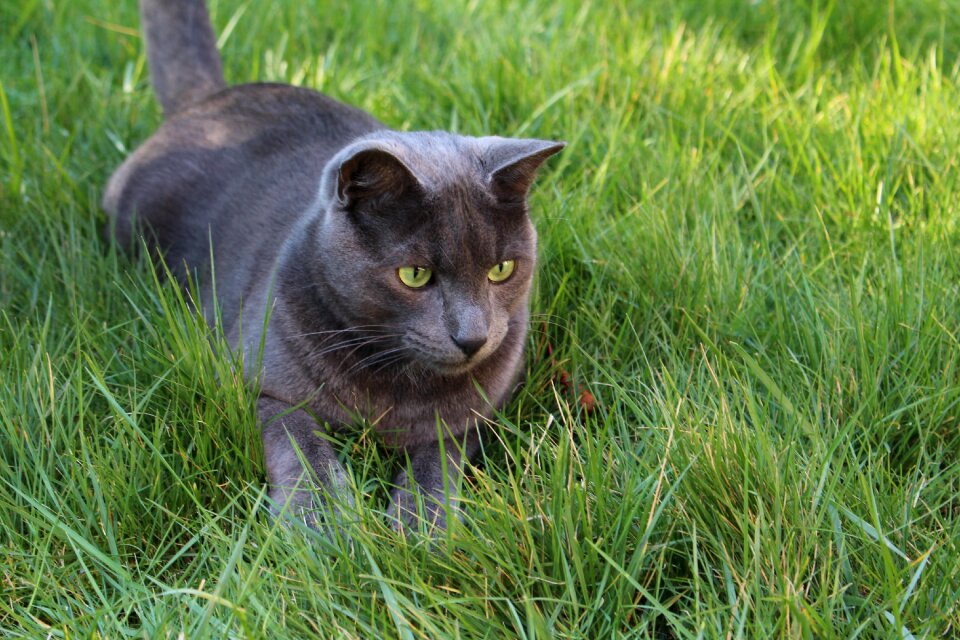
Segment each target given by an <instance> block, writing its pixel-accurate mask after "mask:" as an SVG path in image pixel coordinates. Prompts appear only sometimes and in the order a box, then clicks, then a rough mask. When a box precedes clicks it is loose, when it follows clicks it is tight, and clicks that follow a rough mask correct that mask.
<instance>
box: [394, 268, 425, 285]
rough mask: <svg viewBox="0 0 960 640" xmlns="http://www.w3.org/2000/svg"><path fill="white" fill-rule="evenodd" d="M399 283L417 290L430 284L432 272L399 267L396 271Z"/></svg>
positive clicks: (423, 269)
mask: <svg viewBox="0 0 960 640" xmlns="http://www.w3.org/2000/svg"><path fill="white" fill-rule="evenodd" d="M397 275H398V276H399V277H400V282H402V283H403V284H405V285H407V286H408V287H410V288H412V289H419V288H420V287H422V286H423V285H425V284H427V283H428V282H430V276H432V275H433V271H431V270H430V269H428V268H426V267H400V268H399V269H397Z"/></svg>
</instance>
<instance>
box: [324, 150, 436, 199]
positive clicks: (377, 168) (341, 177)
mask: <svg viewBox="0 0 960 640" xmlns="http://www.w3.org/2000/svg"><path fill="white" fill-rule="evenodd" d="M419 188H420V183H419V182H418V181H417V178H416V177H415V176H414V175H413V172H412V171H410V169H409V168H408V167H407V165H405V164H404V163H403V161H401V160H400V159H399V158H398V157H396V156H395V155H393V154H392V153H390V152H388V151H385V150H383V149H378V148H368V149H362V150H360V151H357V152H356V153H354V154H353V155H351V156H350V157H348V158H347V159H346V160H344V161H343V162H341V163H340V167H339V169H338V170H337V198H338V199H339V200H340V202H341V204H343V205H344V207H345V208H347V209H353V208H355V207H357V206H358V205H361V204H363V203H365V202H372V201H375V200H379V199H380V198H383V197H394V198H399V197H401V196H402V195H404V194H405V193H407V192H409V191H412V190H415V189H419Z"/></svg>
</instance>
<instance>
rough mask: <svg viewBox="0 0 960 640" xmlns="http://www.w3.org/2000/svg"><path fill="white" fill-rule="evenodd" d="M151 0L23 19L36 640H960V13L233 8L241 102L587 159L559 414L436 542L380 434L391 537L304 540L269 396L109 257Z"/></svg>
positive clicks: (17, 343)
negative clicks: (315, 99)
mask: <svg viewBox="0 0 960 640" xmlns="http://www.w3.org/2000/svg"><path fill="white" fill-rule="evenodd" d="M133 4H134V3H132V2H125V3H118V2H112V3H111V2H102V1H99V2H98V1H96V0H71V1H70V2H66V1H58V0H54V1H41V0H26V1H24V2H19V3H15V2H12V1H7V2H4V3H2V4H0V38H2V45H0V167H2V170H0V444H2V446H0V566H2V576H0V584H2V586H0V631H2V632H3V634H2V635H4V636H9V637H30V638H40V637H51V638H57V637H63V638H77V637H103V638H120V637H143V638H163V637H169V638H175V637H178V636H179V637H185V638H191V639H192V638H223V637H251V638H256V637H267V638H302V637H309V636H310V635H312V634H316V635H318V636H319V637H353V638H381V637H385V638H386V637H399V638H420V637H424V638H441V637H461V638H474V637H488V638H514V637H519V638H533V637H537V638H549V637H580V638H609V637H619V636H631V637H640V638H644V637H649V638H662V639H668V638H735V637H742V638H766V637H790V638H794V637H797V638H853V637H860V638H895V637H904V638H906V637H916V638H921V637H929V638H940V637H954V636H956V634H958V633H960V609H958V607H957V600H958V599H960V497H958V494H960V455H958V454H960V343H958V340H960V285H958V283H960V166H958V164H960V12H958V11H957V10H956V5H955V3H954V2H952V1H949V2H948V1H947V0H903V1H897V2H894V1H893V0H891V1H890V2H876V1H873V0H855V1H851V2H836V3H830V2H815V1H809V0H808V1H799V0H797V1H793V2H788V1H786V0H784V1H782V2H774V1H768V0H762V1H760V2H748V1H747V0H711V1H710V2H697V1H695V0H681V1H676V0H671V1H669V2H668V1H667V0H652V1H650V2H632V1H626V0H623V1H621V2H592V3H586V4H584V3H581V2H568V1H565V0H564V1H560V0H553V1H549V2H548V1H546V0H536V1H534V2H530V3H505V2H485V3H481V2H471V3H452V2H444V1H442V0H421V1H418V2H416V3H393V2H387V1H386V0H380V1H377V2H366V1H365V2H354V3H340V2H332V1H327V0H323V1H319V0H317V1H314V2H284V3H279V4H278V3H272V2H266V1H262V2H243V3H241V2H238V1H235V0H217V1H215V2H214V3H213V15H214V22H215V24H216V27H217V29H218V31H219V32H220V33H222V34H223V35H222V36H221V44H222V50H223V53H224V56H225V61H226V62H225V65H226V72H227V76H228V79H229V80H231V81H234V82H241V81H249V80H276V81H287V82H294V83H298V84H304V85H308V86H312V87H315V88H318V89H320V90H323V91H325V92H327V93H329V94H331V95H333V96H335V97H338V98H340V99H343V100H345V101H348V102H351V103H353V104H357V105H359V106H361V107H363V108H366V109H368V110H370V111H371V112H373V113H375V114H376V115H378V116H379V117H381V118H382V119H383V120H384V121H386V122H387V123H389V124H390V125H392V126H395V127H398V128H402V129H419V128H429V129H440V128H444V129H453V130H456V131H460V132H463V133H467V134H487V133H499V134H504V135H511V134H512V135H531V136H542V137H555V138H562V139H565V140H567V141H568V142H569V147H568V148H567V150H566V151H565V152H564V153H563V154H561V156H559V157H558V158H557V159H555V160H554V161H551V162H552V164H551V166H550V168H549V169H548V170H547V171H546V172H545V173H544V174H543V176H542V179H541V180H540V182H539V186H538V188H537V190H536V194H535V196H534V199H533V205H534V208H535V217H536V221H537V224H538V226H539V229H540V232H541V233H540V236H541V257H542V263H541V269H540V274H539V279H538V284H537V287H536V291H535V294H534V302H533V305H534V311H535V313H536V314H538V315H536V317H535V318H534V322H533V330H532V332H531V336H530V340H529V349H528V359H527V374H528V379H527V384H526V387H525V388H524V389H523V391H522V392H521V393H520V394H519V395H518V396H517V398H516V399H515V400H514V401H513V402H512V403H511V404H510V405H509V406H508V407H507V408H506V410H505V411H504V413H503V415H502V416H499V417H498V419H497V421H496V423H497V428H496V433H497V436H496V437H495V438H492V439H491V440H490V441H489V442H488V443H487V444H486V446H485V451H484V455H483V456H482V457H481V458H480V459H479V460H477V461H476V464H475V465H474V466H473V467H472V468H471V469H470V471H469V474H468V478H467V482H466V484H467V486H466V487H465V496H466V498H467V501H468V506H467V520H466V522H465V523H464V526H462V527H458V528H456V529H455V530H454V531H452V532H451V534H450V535H449V536H447V537H446V538H445V539H442V540H441V541H439V542H438V543H437V544H436V545H435V546H434V547H433V548H430V547H429V545H428V544H427V543H426V542H424V541H422V540H413V539H411V540H402V539H400V538H398V536H396V535H394V534H393V533H392V532H391V531H390V530H389V528H388V527H387V526H386V524H385V521H384V518H383V510H384V509H385V507H386V496H387V488H386V484H385V482H386V481H387V480H388V479H389V477H390V475H391V473H390V472H391V470H392V469H394V468H396V465H397V464H399V461H398V458H397V456H396V455H395V454H393V453H392V452H390V451H388V450H386V449H384V448H383V447H381V446H379V445H378V444H377V443H376V441H375V438H374V437H373V435H372V433H371V432H370V431H369V430H366V431H365V430H363V429H362V428H361V429H358V430H357V431H356V432H355V433H351V434H348V435H345V436H342V437H341V438H340V440H339V441H338V446H339V447H340V448H341V450H342V451H343V454H344V457H345V459H347V458H348V459H349V461H350V467H351V469H352V474H353V477H354V479H355V482H356V491H357V497H358V501H359V503H360V504H361V507H362V508H361V509H360V510H358V512H357V513H356V514H355V515H356V523H355V524H354V525H351V527H350V528H349V533H350V535H351V536H352V543H351V542H345V541H343V540H339V539H338V540H333V541H327V540H323V539H320V538H318V537H316V536H313V535H311V534H310V533H309V532H306V531H300V530H296V529H288V528H284V527H278V526H277V525H276V524H274V523H271V522H270V520H268V519H267V518H265V517H264V509H263V500H264V493H263V491H264V471H263V465H262V453H261V447H260V443H259V438H258V435H257V430H256V425H255V422H254V417H253V413H252V406H253V400H254V396H253V394H252V393H251V392H250V391H248V390H246V389H244V388H243V386H242V385H241V384H240V382H239V381H238V379H237V376H236V375H235V373H234V371H233V368H232V366H231V364H232V363H231V362H230V361H229V359H228V358H225V357H224V356H223V355H217V352H218V350H217V348H216V345H217V342H218V338H217V337H216V336H215V335H214V336H211V335H210V333H209V332H208V331H207V330H206V328H205V327H204V325H203V324H202V322H201V321H200V320H199V319H198V318H197V317H196V315H195V314H194V313H193V312H192V311H191V310H190V308H189V307H188V306H187V305H186V304H184V302H183V298H182V297H181V296H180V295H179V293H178V291H177V290H176V289H175V288H173V287H171V286H169V285H168V284H159V283H158V281H157V280H156V279H155V277H154V275H153V273H152V270H151V268H150V266H149V265H148V264H147V263H145V262H143V261H137V260H132V259H129V258H127V257H126V256H123V255H118V253H117V252H116V250H115V249H114V248H113V247H111V246H110V245H109V244H108V243H106V242H105V241H103V239H102V236H101V228H102V225H103V223H104V215H103V213H102V212H101V211H100V210H99V207H98V201H99V197H100V193H101V191H102V189H103V185H104V184H105V181H106V178H107V176H108V175H109V173H110V171H111V170H112V169H113V168H114V167H115V166H117V165H118V164H119V163H120V162H121V160H122V159H123V158H124V156H125V154H126V153H127V152H129V151H130V150H132V149H133V148H135V146H136V145H137V144H138V143H139V142H140V141H142V140H143V139H145V138H146V137H147V136H148V135H149V133H150V132H151V131H152V130H153V128H154V127H155V126H156V125H157V123H158V122H159V118H160V114H159V108H158V106H157V104H156V103H155V101H154V99H153V96H152V94H151V92H150V89H149V86H148V78H147V69H146V65H145V58H144V55H143V48H142V43H141V41H140V40H139V38H138V37H137V36H136V35H135V30H136V28H137V26H138V20H137V17H136V13H135V7H134V6H133ZM220 353H221V354H222V351H221V352H220ZM562 379H565V380H568V382H567V384H566V385H564V384H562V383H561V380H562ZM581 386H582V387H583V388H584V389H588V390H589V391H590V392H591V393H592V394H593V395H594V396H596V398H597V409H596V410H595V411H593V412H592V413H587V412H585V411H584V410H583V408H582V407H581V406H580V403H579V402H578V400H577V393H578V391H579V389H580V387H581ZM181 634H182V636H181Z"/></svg>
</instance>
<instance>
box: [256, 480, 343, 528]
mask: <svg viewBox="0 0 960 640" xmlns="http://www.w3.org/2000/svg"><path fill="white" fill-rule="evenodd" d="M269 496H270V497H269V500H268V503H269V512H270V517H271V519H273V520H276V521H279V522H281V523H283V524H286V525H306V526H307V527H309V528H310V529H312V530H313V531H316V532H317V533H320V534H322V535H324V536H325V537H327V538H329V539H331V540H333V539H335V538H337V537H339V538H342V539H345V540H349V538H350V536H349V525H350V524H351V523H352V522H353V520H354V519H355V515H354V514H355V509H354V506H355V505H354V499H353V496H352V495H351V494H350V493H348V492H346V491H340V492H338V493H336V494H335V495H326V496H324V495H323V494H322V492H321V491H319V490H317V489H296V490H291V489H287V488H285V487H273V488H271V489H270V494H269Z"/></svg>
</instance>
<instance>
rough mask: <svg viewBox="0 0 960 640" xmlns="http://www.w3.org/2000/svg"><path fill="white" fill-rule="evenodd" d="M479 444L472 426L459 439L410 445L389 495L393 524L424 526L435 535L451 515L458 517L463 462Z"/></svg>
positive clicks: (402, 527)
mask: <svg viewBox="0 0 960 640" xmlns="http://www.w3.org/2000/svg"><path fill="white" fill-rule="evenodd" d="M479 446H480V433H479V431H478V430H477V429H476V428H472V429H470V430H469V431H468V432H467V433H466V434H464V435H463V436H460V437H458V438H449V437H448V438H445V439H444V440H442V441H436V442H429V443H426V444H422V445H418V446H414V447H409V448H408V449H407V451H406V453H407V459H406V460H405V466H404V467H403V469H401V471H400V473H398V474H397V477H396V478H395V479H394V481H393V484H394V489H393V491H392V492H391V494H390V507H389V509H388V511H387V515H388V517H389V518H390V522H391V524H392V525H393V527H394V528H395V529H397V530H407V531H418V530H419V529H420V527H421V526H423V527H424V528H425V529H426V530H427V531H428V532H430V533H431V534H432V535H438V534H439V533H441V532H443V531H444V530H446V528H447V521H448V518H456V517H459V512H460V507H459V505H458V500H457V486H458V484H459V482H460V479H461V477H462V474H463V465H464V463H465V462H466V461H467V460H469V459H470V458H471V457H473V455H474V454H475V453H476V451H477V449H478V448H479ZM444 458H446V460H444ZM444 471H446V472H444Z"/></svg>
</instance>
